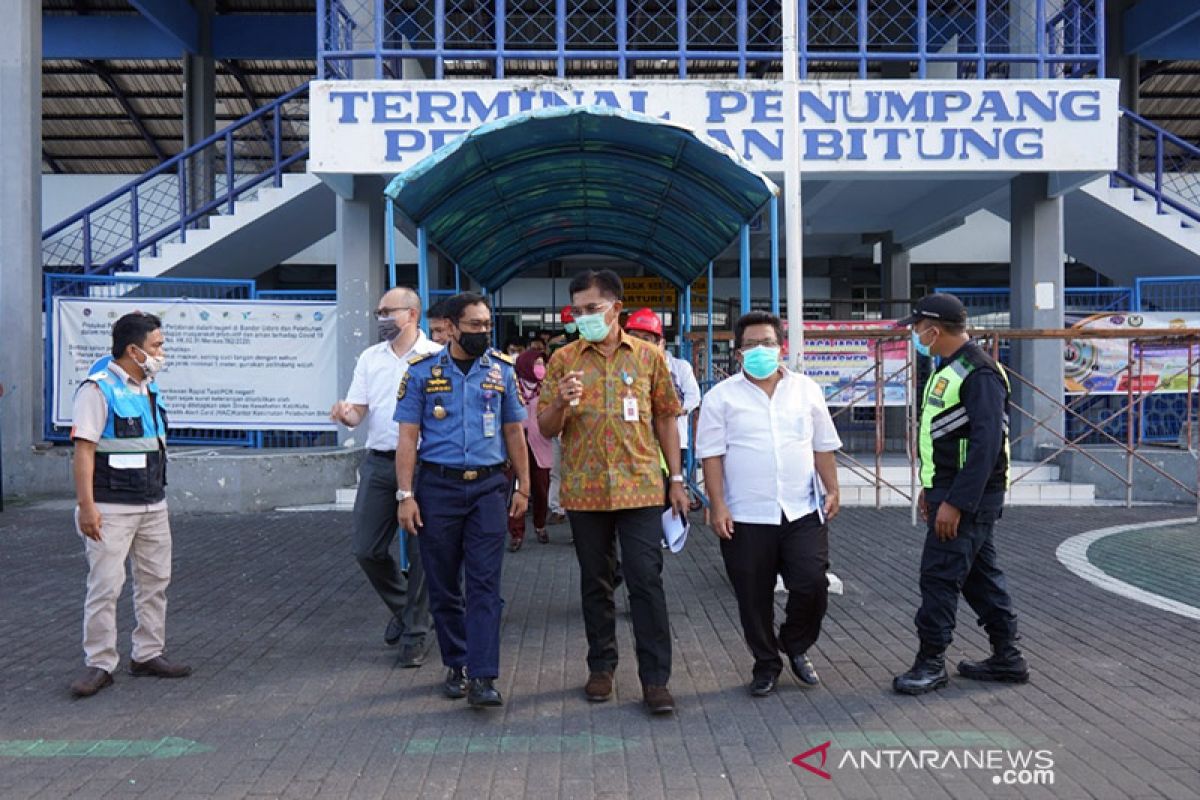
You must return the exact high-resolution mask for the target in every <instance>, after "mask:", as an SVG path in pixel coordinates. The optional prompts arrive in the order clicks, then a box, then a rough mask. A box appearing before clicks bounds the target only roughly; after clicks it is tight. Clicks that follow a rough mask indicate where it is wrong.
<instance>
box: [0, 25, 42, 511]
mask: <svg viewBox="0 0 1200 800" xmlns="http://www.w3.org/2000/svg"><path fill="white" fill-rule="evenodd" d="M41 63H42V9H41V4H40V3H11V4H9V7H8V15H7V17H6V19H5V24H4V25H2V26H0V97H3V98H4V113H3V114H0V242H2V243H3V247H4V258H3V259H0V319H2V320H4V347H0V388H2V389H3V392H2V396H0V437H2V439H3V442H2V449H0V459H3V464H2V466H3V470H4V491H5V492H6V493H9V494H13V493H22V492H27V491H29V490H31V489H33V488H34V477H33V475H32V473H33V463H32V462H33V460H34V456H33V444H34V442H37V441H39V440H40V439H41V438H42V437H41V420H42V405H43V403H42V378H43V376H42V337H41V328H40V327H39V326H40V323H41V314H40V305H41V298H42V281H41V277H42V242H41V229H42V175H41V173H42V166H41V140H42V76H41V69H40V68H41Z"/></svg>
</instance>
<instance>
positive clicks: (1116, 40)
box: [1104, 0, 1142, 175]
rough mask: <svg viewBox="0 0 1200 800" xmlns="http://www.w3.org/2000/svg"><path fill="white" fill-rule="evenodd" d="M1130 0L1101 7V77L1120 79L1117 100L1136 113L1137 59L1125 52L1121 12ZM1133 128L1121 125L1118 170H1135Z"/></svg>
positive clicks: (1135, 157)
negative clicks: (1102, 8)
mask: <svg viewBox="0 0 1200 800" xmlns="http://www.w3.org/2000/svg"><path fill="white" fill-rule="evenodd" d="M1132 5H1133V3H1132V1H1131V0H1108V2H1107V3H1106V4H1105V7H1104V19H1105V31H1106V32H1107V34H1108V40H1107V41H1106V42H1105V45H1104V47H1105V50H1104V72H1105V77H1108V78H1116V79H1118V80H1119V81H1120V82H1121V90H1120V95H1119V98H1120V103H1121V105H1122V106H1123V107H1124V108H1127V109H1129V110H1130V111H1132V112H1133V113H1135V114H1137V113H1138V95H1139V93H1140V84H1141V79H1142V76H1141V61H1140V59H1139V58H1138V56H1137V54H1136V53H1134V54H1133V55H1125V47H1124V40H1125V12H1126V11H1127V10H1129V7H1130V6H1132ZM1135 133H1136V131H1135V130H1134V129H1133V128H1132V127H1129V126H1125V125H1122V128H1121V131H1120V145H1119V147H1120V150H1119V155H1118V161H1117V166H1118V168H1119V169H1121V170H1122V171H1124V172H1126V173H1128V174H1130V175H1136V174H1137V160H1138V141H1137V136H1136V135H1132V134H1135Z"/></svg>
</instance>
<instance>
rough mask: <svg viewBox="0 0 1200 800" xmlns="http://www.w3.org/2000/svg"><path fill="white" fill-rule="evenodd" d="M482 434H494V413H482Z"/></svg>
mask: <svg viewBox="0 0 1200 800" xmlns="http://www.w3.org/2000/svg"><path fill="white" fill-rule="evenodd" d="M483 435H484V436H489V437H490V436H495V435H496V415H495V414H494V413H493V412H491V411H485V412H484V414H483Z"/></svg>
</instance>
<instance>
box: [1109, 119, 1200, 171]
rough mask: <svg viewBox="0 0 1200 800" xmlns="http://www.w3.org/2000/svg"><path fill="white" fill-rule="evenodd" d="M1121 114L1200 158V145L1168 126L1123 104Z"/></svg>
mask: <svg viewBox="0 0 1200 800" xmlns="http://www.w3.org/2000/svg"><path fill="white" fill-rule="evenodd" d="M1121 115H1122V116H1126V117H1129V118H1130V119H1132V120H1133V121H1134V122H1136V123H1137V124H1139V125H1141V126H1142V127H1145V128H1149V129H1150V130H1152V131H1154V133H1155V135H1156V136H1162V137H1163V138H1164V139H1166V140H1167V141H1169V142H1171V144H1175V145H1178V146H1180V147H1182V148H1183V149H1184V150H1186V151H1188V152H1189V153H1191V154H1192V155H1194V156H1196V157H1197V158H1200V147H1197V146H1196V145H1194V144H1192V143H1191V142H1189V141H1188V140H1187V139H1181V138H1179V136H1177V135H1175V134H1174V133H1171V132H1170V131H1169V130H1167V129H1166V128H1164V127H1162V126H1160V125H1155V124H1154V123H1153V122H1151V121H1150V120H1148V119H1146V118H1145V117H1143V116H1140V115H1138V114H1136V113H1134V112H1132V111H1130V110H1129V109H1127V108H1125V107H1124V106H1121Z"/></svg>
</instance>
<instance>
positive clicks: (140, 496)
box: [70, 311, 192, 697]
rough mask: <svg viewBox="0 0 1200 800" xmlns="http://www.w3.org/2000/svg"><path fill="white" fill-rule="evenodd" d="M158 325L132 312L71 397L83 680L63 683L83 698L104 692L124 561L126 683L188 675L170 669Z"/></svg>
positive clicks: (114, 657)
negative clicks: (129, 572)
mask: <svg viewBox="0 0 1200 800" xmlns="http://www.w3.org/2000/svg"><path fill="white" fill-rule="evenodd" d="M165 363H166V357H165V356H164V355H163V333H162V322H161V321H160V320H159V319H158V317H156V316H154V315H152V314H143V313H141V312H137V311H135V312H133V313H131V314H126V315H125V316H123V317H121V318H120V319H118V320H117V322H116V324H114V325H113V329H112V358H111V360H109V361H107V362H97V367H99V368H97V367H94V368H93V370H92V371H91V373H90V374H89V375H88V376H87V378H86V379H85V380H84V381H83V383H82V384H80V386H79V389H78V390H77V391H76V393H75V406H74V418H73V423H74V426H73V427H72V428H71V438H72V440H73V441H74V442H75V494H76V498H77V500H78V503H79V505H78V508H77V509H76V511H75V527H76V530H77V531H78V532H79V534H80V536H81V537H83V542H84V546H85V550H86V554H87V561H88V579H87V600H86V601H85V603H84V608H83V651H84V656H85V659H84V663H85V664H86V669H85V671H84V672H83V673H82V674H81V675H80V676H79V677H78V678H77V679H76V680H75V681H74V682H73V683H72V684H71V687H70V689H71V692H72V694H74V695H75V696H76V697H89V696H91V695H94V694H95V693H96V692H98V691H100V690H101V689H103V688H104V687H106V686H109V685H111V684H112V682H113V679H112V673H113V671H114V670H115V669H116V667H117V663H118V662H119V660H120V657H119V656H118V654H117V597H118V596H119V595H120V594H121V589H122V587H123V586H124V584H125V561H126V559H129V560H130V562H131V565H132V568H133V576H134V586H135V587H136V588H135V591H134V593H133V604H134V614H135V616H136V617H137V627H135V628H134V629H133V654H132V660H131V663H130V666H129V671H130V673H131V674H133V675H134V676H139V677H140V676H153V677H157V678H182V677H185V676H187V675H189V674H190V673H191V671H192V670H191V667H188V666H185V665H183V664H177V663H173V662H171V661H168V660H167V658H166V657H165V656H164V655H163V648H164V644H165V640H166V617H167V584H169V583H170V582H171V528H170V525H169V523H168V520H167V500H166V492H165V487H166V483H167V480H166V468H167V444H166V442H167V418H166V414H165V412H164V410H163V407H162V404H161V402H160V401H159V394H158V386H157V385H156V384H155V383H154V376H155V374H156V373H158V372H159V370H161V369H162V368H163V366H164V365H165Z"/></svg>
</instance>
